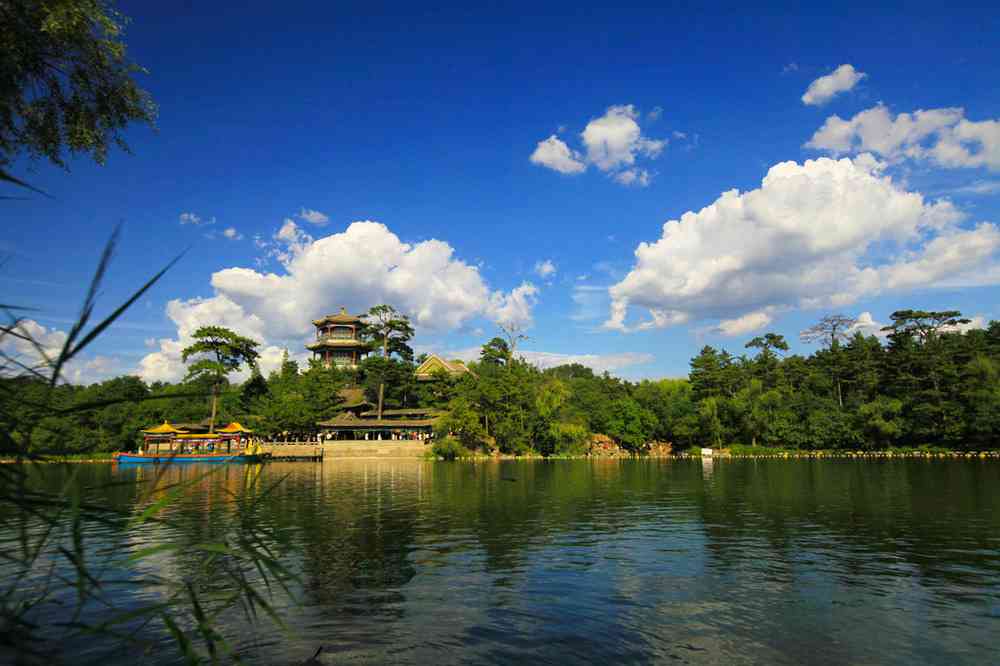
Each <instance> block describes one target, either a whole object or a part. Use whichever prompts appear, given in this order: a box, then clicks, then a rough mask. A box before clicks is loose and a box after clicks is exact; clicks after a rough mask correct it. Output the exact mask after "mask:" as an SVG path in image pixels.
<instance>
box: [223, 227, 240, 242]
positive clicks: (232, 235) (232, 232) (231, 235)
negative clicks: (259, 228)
mask: <svg viewBox="0 0 1000 666" xmlns="http://www.w3.org/2000/svg"><path fill="white" fill-rule="evenodd" d="M222 235H223V236H225V237H226V238H228V239H229V240H243V234H241V233H240V232H238V231H236V227H226V230H225V231H223V232H222Z"/></svg>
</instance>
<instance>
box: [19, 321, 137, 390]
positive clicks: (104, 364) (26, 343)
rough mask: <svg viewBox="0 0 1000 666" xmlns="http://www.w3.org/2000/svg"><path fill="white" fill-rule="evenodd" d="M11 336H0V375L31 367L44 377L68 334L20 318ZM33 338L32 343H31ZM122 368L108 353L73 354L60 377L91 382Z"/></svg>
mask: <svg viewBox="0 0 1000 666" xmlns="http://www.w3.org/2000/svg"><path fill="white" fill-rule="evenodd" d="M14 333H15V334H14V335H12V334H6V335H3V336H2V337H0V355H2V357H3V358H2V360H0V376H2V375H11V376H16V375H20V374H23V373H24V372H26V371H27V370H26V368H31V369H34V370H35V371H37V372H40V373H41V374H43V375H45V376H48V375H49V368H50V366H51V364H52V363H53V362H54V361H55V360H56V359H57V358H58V357H59V353H60V351H62V347H63V345H64V344H65V343H66V338H67V337H68V335H67V333H66V332H65V331H61V330H59V329H56V328H48V327H46V326H43V325H42V324H39V323H38V322H37V321H35V320H34V319H22V320H21V321H20V322H18V324H17V326H16V327H14ZM32 341H33V342H32ZM121 371H122V367H121V363H120V361H119V360H118V359H116V358H112V357H109V356H101V355H97V356H89V357H81V356H77V357H75V358H74V359H72V360H71V361H69V362H68V363H66V364H65V365H64V366H63V368H62V370H61V375H60V379H61V380H62V381H64V382H68V383H70V384H92V383H94V382H99V381H102V380H104V379H107V378H109V377H112V376H114V375H116V374H120V373H121Z"/></svg>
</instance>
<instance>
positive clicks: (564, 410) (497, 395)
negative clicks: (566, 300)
mask: <svg viewBox="0 0 1000 666" xmlns="http://www.w3.org/2000/svg"><path fill="white" fill-rule="evenodd" d="M394 317H395V318H399V319H403V320H405V317H402V315H399V314H398V313H395V314H394ZM967 322H968V320H965V319H963V318H962V317H961V315H960V314H959V313H958V312H954V311H946V312H926V311H917V310H902V311H899V312H896V313H894V314H893V315H892V323H891V324H890V325H889V326H887V327H886V328H885V330H884V340H883V339H880V338H879V337H876V336H875V335H864V334H863V333H861V332H853V333H852V332H851V331H852V329H853V328H854V322H853V321H852V320H849V319H847V318H844V317H838V316H832V317H826V318H824V319H823V320H822V321H821V322H820V323H819V324H817V325H816V326H814V327H812V328H811V329H809V330H808V331H806V332H804V333H803V335H802V338H803V340H805V341H807V342H815V343H817V344H818V345H819V348H818V349H817V350H816V351H815V352H814V353H812V354H810V355H808V356H803V355H799V354H789V353H788V351H789V346H788V343H787V341H786V340H785V338H784V337H782V336H781V335H778V334H775V333H767V334H765V335H762V336H758V337H755V338H753V339H752V340H750V341H749V342H747V343H746V345H745V347H744V352H743V353H742V354H740V355H739V356H735V355H733V354H732V353H730V352H729V351H727V350H724V349H716V348H715V347H712V346H706V347H704V348H703V349H702V350H701V351H700V353H699V354H698V355H697V356H696V357H695V358H693V359H692V360H691V369H690V374H689V376H688V377H687V378H678V379H660V380H643V381H639V382H630V381H626V380H623V379H620V378H617V377H613V376H611V375H609V374H608V373H603V374H598V373H595V372H594V371H593V370H591V369H590V368H587V367H584V366H582V365H579V364H569V365H562V366H558V367H554V368H549V369H545V370H542V369H540V368H538V367H536V366H534V365H532V364H531V363H529V362H527V361H525V360H524V359H523V358H521V357H519V356H518V355H517V353H516V342H517V339H516V338H511V337H508V338H507V339H505V338H503V337H496V338H494V339H492V340H490V341H489V342H487V343H486V344H485V345H483V347H482V348H481V353H480V356H479V359H478V360H477V361H474V362H471V363H469V368H470V370H471V371H472V372H470V373H468V374H464V375H462V376H461V377H452V376H449V375H447V374H445V373H441V374H440V375H439V376H438V378H437V380H436V381H432V382H421V381H417V379H416V376H415V374H414V373H415V370H416V368H417V366H418V365H419V364H420V362H421V361H422V360H423V357H422V356H421V357H415V356H414V354H413V352H412V350H411V349H410V348H409V346H408V345H407V341H408V340H409V336H408V335H402V336H397V337H395V338H394V339H393V341H392V342H390V343H386V342H385V341H384V340H383V339H381V338H372V340H373V346H374V347H376V348H379V347H381V349H382V350H384V351H383V353H378V354H373V355H371V356H369V357H368V358H366V359H364V360H363V361H361V363H360V364H359V365H358V367H357V368H356V369H341V368H338V367H336V366H334V365H325V364H323V363H321V362H319V361H317V360H310V361H309V362H308V363H307V364H305V365H300V364H299V363H297V362H296V361H295V360H293V359H291V358H289V357H288V355H287V353H286V355H285V357H284V359H283V360H282V362H281V363H280V365H279V366H278V367H277V368H276V369H275V370H273V371H272V372H271V373H269V374H268V375H267V376H264V375H263V374H262V373H261V372H260V370H259V368H257V366H256V363H255V362H253V361H255V359H256V354H255V352H253V346H252V345H253V344H255V343H253V341H249V343H251V346H250V347H249V348H247V349H244V351H243V352H242V354H243V356H242V358H243V361H244V362H246V363H248V364H249V365H251V367H252V371H251V374H250V377H249V378H248V379H247V380H246V381H244V382H242V383H231V382H230V381H229V380H228V378H227V377H228V374H229V373H230V372H231V371H232V370H233V369H234V368H235V367H238V366H239V364H238V363H237V362H236V360H235V357H234V356H233V355H232V354H231V353H230V354H229V355H228V356H227V355H226V354H225V353H223V354H222V355H221V356H218V355H216V354H215V351H217V350H218V346H219V345H220V344H228V345H232V344H234V340H235V344H236V345H237V346H239V345H244V346H245V345H246V344H247V340H246V339H245V338H239V336H236V338H235V339H234V338H227V337H226V334H230V335H235V334H232V333H231V332H226V331H225V329H221V331H223V333H220V329H218V328H217V327H206V329H205V330H204V331H203V332H204V333H205V335H203V336H201V337H200V338H198V339H197V340H196V342H195V343H194V344H193V345H192V347H191V348H189V349H191V350H192V351H191V353H190V354H189V356H191V357H192V358H193V359H198V360H195V362H193V363H192V365H191V367H190V372H189V374H188V376H187V377H186V378H185V380H184V381H181V382H177V383H166V382H154V383H145V382H143V381H142V380H141V379H139V378H138V377H133V376H126V377H116V378H113V379H109V380H106V381H103V382H100V383H96V384H92V385H90V386H75V385H68V384H64V385H59V386H57V387H56V388H55V389H54V394H52V395H51V396H49V402H48V403H47V404H48V408H47V411H46V412H45V413H38V412H37V411H35V410H33V408H32V405H34V404H36V401H35V399H34V397H36V394H37V398H38V403H39V404H40V403H41V402H42V396H43V395H47V394H46V391H48V390H49V388H48V385H47V384H46V383H45V382H42V381H40V380H37V379H35V378H32V377H31V376H24V377H16V378H11V377H8V378H4V379H2V380H0V381H2V382H3V383H4V384H5V389H6V390H4V391H3V392H2V393H3V395H5V396H10V397H11V398H12V399H11V400H10V404H9V405H7V406H6V407H5V409H4V411H3V417H4V420H6V421H7V423H5V424H0V427H4V428H6V429H7V432H9V433H12V434H13V435H14V436H15V438H18V437H21V438H24V439H25V441H28V440H30V441H31V442H32V447H33V449H34V450H36V451H38V452H60V453H65V452H76V451H93V450H97V451H112V450H123V449H131V448H134V447H135V446H136V445H137V444H138V443H139V442H141V434H140V431H141V429H142V428H145V427H149V426H152V425H156V424H158V423H161V422H163V421H164V420H169V421H171V422H174V423H177V422H181V423H185V422H201V421H203V420H204V419H206V417H209V415H210V414H212V411H213V407H212V405H213V403H215V407H214V410H215V412H216V416H215V419H214V421H215V422H216V423H226V422H229V421H234V420H238V421H240V422H242V423H244V425H247V426H248V427H251V428H253V429H254V430H256V431H257V432H258V433H259V434H260V435H262V436H264V437H268V438H281V437H286V438H291V439H297V438H304V437H313V436H315V434H316V432H317V426H316V423H317V422H318V421H321V420H325V419H328V418H332V417H333V416H335V415H336V414H337V413H338V412H340V411H341V410H342V408H343V401H344V398H343V396H342V394H341V392H342V389H344V388H347V387H354V388H356V389H359V390H360V391H361V392H363V395H364V397H365V399H366V400H368V401H369V402H371V403H372V405H373V406H375V405H377V404H378V402H379V399H380V398H381V399H382V402H383V404H384V407H385V408H401V407H423V408H437V409H442V410H446V412H447V415H446V416H445V417H443V418H442V419H441V420H440V421H439V423H438V426H437V439H438V451H439V452H440V453H441V454H442V455H445V456H448V457H451V456H452V455H458V454H461V453H463V452H464V451H465V450H472V451H480V452H489V451H499V452H502V453H511V454H527V453H537V454H542V455H572V454H579V453H582V452H585V451H586V450H587V449H588V447H589V444H590V441H591V438H592V436H593V435H594V434H598V433H599V434H602V435H605V436H607V437H609V438H611V439H613V440H614V441H615V442H616V443H617V444H619V445H620V446H621V447H623V448H625V449H627V450H629V451H634V452H638V453H641V452H642V451H643V450H644V449H646V448H647V447H648V446H649V445H650V443H651V442H669V443H671V444H672V445H673V446H674V449H675V450H681V449H684V448H687V447H692V446H712V447H727V446H733V445H743V446H759V447H781V448H785V449H884V448H889V447H919V446H940V447H948V448H953V449H973V450H978V449H984V448H994V447H995V446H996V445H997V443H998V442H997V433H998V432H1000V322H995V321H994V322H990V323H989V325H988V326H987V327H986V328H983V329H972V330H965V331H962V330H960V328H961V325H962V324H963V323H967ZM404 323H405V322H404ZM395 330H403V331H412V328H409V327H408V323H406V325H405V326H404V325H396V326H395ZM206 341H209V342H206ZM213 345H215V346H214V347H213ZM196 352H200V353H198V354H196ZM206 354H207V355H206ZM220 358H221V359H223V360H221V361H220V360H217V359H220ZM213 359H216V360H213Z"/></svg>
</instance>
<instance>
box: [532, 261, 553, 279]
mask: <svg viewBox="0 0 1000 666" xmlns="http://www.w3.org/2000/svg"><path fill="white" fill-rule="evenodd" d="M535 274H536V275H538V277H540V278H542V279H543V280H544V279H546V278H550V277H552V276H553V275H555V274H556V265H555V264H554V263H552V260H551V259H546V260H545V261H538V262H535Z"/></svg>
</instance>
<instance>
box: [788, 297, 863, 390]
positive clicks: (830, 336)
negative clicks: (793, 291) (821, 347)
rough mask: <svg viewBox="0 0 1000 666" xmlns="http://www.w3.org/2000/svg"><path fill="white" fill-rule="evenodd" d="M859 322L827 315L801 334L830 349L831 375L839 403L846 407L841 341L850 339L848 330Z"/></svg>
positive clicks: (805, 340) (802, 338)
mask: <svg viewBox="0 0 1000 666" xmlns="http://www.w3.org/2000/svg"><path fill="white" fill-rule="evenodd" d="M857 323H858V320H857V319H854V318H852V317H847V316H845V315H842V314H834V315H827V316H825V317H823V318H822V319H820V320H819V322H818V323H816V324H814V325H813V326H810V327H809V328H807V329H806V330H804V331H802V332H801V333H800V334H799V339H800V340H802V342H819V343H821V344H825V345H827V348H828V349H829V350H830V354H829V357H828V358H829V362H830V363H829V365H830V376H831V379H832V380H833V383H834V386H835V387H836V389H837V404H838V405H839V406H840V408H841V409H843V408H844V389H843V382H842V376H843V373H842V372H841V363H840V361H841V357H842V354H841V353H840V343H842V342H845V341H846V340H847V339H848V337H849V336H848V332H849V331H850V330H851V329H852V328H853V327H854V326H855V325H856V324H857Z"/></svg>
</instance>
